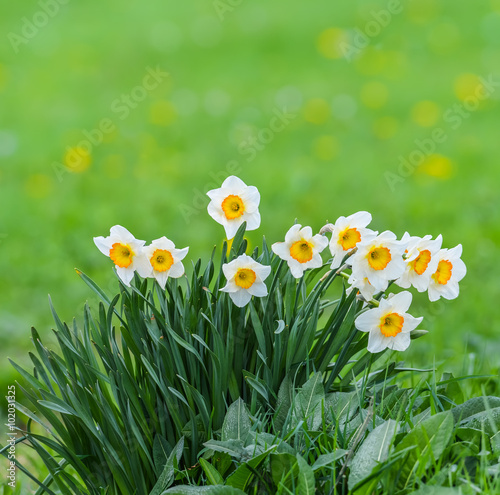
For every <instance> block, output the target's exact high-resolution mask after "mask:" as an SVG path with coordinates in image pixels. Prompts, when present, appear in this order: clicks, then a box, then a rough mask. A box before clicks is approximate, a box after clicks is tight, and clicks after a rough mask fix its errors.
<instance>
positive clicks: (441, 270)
mask: <svg viewBox="0 0 500 495" xmlns="http://www.w3.org/2000/svg"><path fill="white" fill-rule="evenodd" d="M461 256H462V245H461V244H459V245H458V246H455V247H454V248H453V249H442V250H441V251H439V253H438V254H437V256H436V258H437V260H438V263H437V269H436V271H435V272H434V273H433V275H432V276H431V280H430V284H429V299H430V300H431V301H437V300H438V299H439V298H440V297H444V298H445V299H455V298H456V297H458V294H459V292H460V288H459V287H458V282H460V280H462V279H463V278H464V277H465V275H466V274H467V267H466V266H465V263H464V262H463V261H462V260H461Z"/></svg>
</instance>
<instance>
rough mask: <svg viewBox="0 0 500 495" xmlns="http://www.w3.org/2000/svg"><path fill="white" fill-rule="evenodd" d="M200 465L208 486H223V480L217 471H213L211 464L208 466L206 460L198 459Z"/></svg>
mask: <svg viewBox="0 0 500 495" xmlns="http://www.w3.org/2000/svg"><path fill="white" fill-rule="evenodd" d="M200 465H201V467H202V468H203V471H205V475H206V477H207V480H208V483H209V484H210V485H222V484H224V478H223V477H222V476H221V474H220V473H219V471H217V469H215V467H214V466H212V464H210V463H209V462H208V461H207V460H206V459H203V458H201V459H200Z"/></svg>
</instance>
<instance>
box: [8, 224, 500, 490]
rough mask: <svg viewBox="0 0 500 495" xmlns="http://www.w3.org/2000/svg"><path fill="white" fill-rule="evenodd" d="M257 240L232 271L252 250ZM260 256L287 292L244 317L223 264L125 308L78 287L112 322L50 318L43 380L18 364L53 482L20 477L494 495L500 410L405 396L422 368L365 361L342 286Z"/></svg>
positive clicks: (447, 388)
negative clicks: (226, 288) (407, 380)
mask: <svg viewBox="0 0 500 495" xmlns="http://www.w3.org/2000/svg"><path fill="white" fill-rule="evenodd" d="M243 234H244V227H243V228H242V229H240V231H239V232H238V234H237V236H236V238H235V240H234V242H233V244H232V247H231V251H230V253H229V254H227V245H224V248H223V256H222V262H221V267H222V263H224V262H226V261H227V260H228V259H233V258H235V257H237V256H238V255H240V254H241V253H243V252H245V250H246V247H247V246H246V240H245V239H244V238H243ZM253 256H254V258H255V259H257V260H258V261H260V262H262V263H265V264H269V265H271V267H272V273H273V278H272V280H271V281H270V287H269V294H270V295H269V297H267V298H259V299H255V300H254V301H252V302H251V303H250V304H249V305H248V306H246V307H245V308H238V307H236V306H234V305H233V303H232V301H231V300H230V298H229V297H228V295H227V294H225V293H223V292H219V288H220V287H221V279H222V275H221V271H222V270H221V267H219V268H218V269H216V267H215V266H214V262H213V259H214V258H213V257H212V259H211V260H210V261H209V263H208V264H207V266H206V268H205V269H204V270H202V268H201V262H198V263H197V264H196V265H195V266H194V267H193V274H192V276H191V278H190V279H189V281H188V279H187V278H186V280H185V282H186V284H185V285H183V284H180V283H179V282H178V281H177V280H176V279H170V280H169V281H168V283H167V287H166V290H165V291H163V290H162V289H161V288H160V286H159V285H158V284H157V283H154V284H153V285H151V282H149V283H148V281H141V280H140V279H139V278H138V277H137V278H136V279H135V282H134V284H133V286H132V287H130V288H128V287H125V286H123V285H122V286H121V288H120V294H118V295H116V296H115V297H114V298H113V299H110V298H108V296H107V295H106V294H105V293H104V292H103V291H102V290H101V289H100V288H99V287H98V286H97V285H96V284H95V283H94V282H93V281H92V280H90V279H89V278H88V277H87V276H86V275H84V274H83V273H81V272H79V274H80V276H81V277H82V279H83V280H84V281H85V282H86V283H87V285H88V286H89V287H90V288H91V289H92V290H93V291H94V292H95V293H97V294H98V295H99V297H100V298H101V299H102V302H101V304H100V305H99V310H98V312H97V313H95V314H94V313H93V312H92V311H91V308H90V307H88V306H87V307H86V308H85V311H84V325H83V328H77V324H76V323H75V322H73V324H72V325H70V326H69V325H67V324H65V323H63V322H62V321H61V320H60V319H59V317H58V316H57V314H56V312H55V311H54V310H53V316H54V319H55V323H56V330H55V336H56V338H57V341H58V344H59V351H55V350H51V349H49V348H48V347H46V346H45V345H44V344H43V343H42V341H41V339H40V336H39V335H38V333H37V331H36V330H35V329H33V330H32V336H33V344H34V346H35V350H36V353H30V358H31V361H32V364H33V371H32V372H28V371H26V370H24V369H23V368H22V367H20V366H18V365H16V364H14V367H15V368H16V369H17V371H18V372H19V374H20V375H21V377H22V380H21V385H22V389H23V393H24V396H25V397H26V400H29V401H30V404H29V406H27V405H22V404H20V403H19V404H17V406H18V410H19V412H20V413H22V415H24V416H25V417H26V418H27V424H26V428H24V429H23V431H22V437H21V435H19V438H18V447H19V448H21V447H22V445H27V446H29V447H31V448H32V449H34V451H35V452H36V454H37V456H38V457H39V459H40V461H41V462H43V464H44V469H45V470H46V472H47V474H46V475H44V476H38V475H37V474H36V473H35V472H33V470H32V469H31V470H30V469H28V468H26V467H25V466H24V465H23V463H22V462H18V468H19V470H20V471H22V472H23V473H24V474H25V475H26V476H27V477H28V478H30V479H31V480H32V481H33V482H34V483H36V484H37V486H38V487H39V488H38V491H37V492H36V493H37V495H42V494H49V495H55V494H57V495H59V494H61V495H163V494H167V493H191V492H196V493H197V492H203V491H207V492H208V493H212V492H213V493H214V494H217V493H221V494H225V493H228V494H231V493H234V494H237V493H243V492H244V493H252V494H257V493H283V494H288V493H299V494H303V493H304V494H309V493H316V492H317V493H332V494H333V493H338V494H347V493H353V494H354V493H356V494H364V493H373V492H377V491H379V490H382V491H380V493H398V494H405V493H411V490H413V489H417V488H419V489H420V488H421V487H422V486H423V485H424V484H427V485H429V486H434V485H435V486H439V487H441V486H444V487H452V486H462V485H464V484H474V485H476V486H477V487H479V488H480V489H481V490H482V492H483V493H488V491H489V492H490V493H495V492H494V489H495V487H498V483H499V482H498V463H497V462H498V455H499V454H500V453H499V451H498V450H499V443H500V442H499V441H498V434H497V433H496V432H497V431H498V429H499V428H498V425H499V424H500V415H499V414H498V411H499V410H500V409H499V407H500V404H499V401H500V399H498V398H495V397H492V398H488V399H483V398H478V399H474V400H473V401H469V402H467V403H466V404H465V405H463V406H460V407H459V408H456V409H453V407H454V406H455V405H456V403H458V402H461V401H462V400H463V393H462V391H461V389H460V384H459V381H458V380H455V379H453V378H452V377H449V376H447V377H443V380H442V381H441V382H438V383H436V382H435V381H434V382H433V383H434V385H429V384H428V383H427V382H426V381H425V379H423V380H421V381H420V383H419V385H417V386H414V387H412V388H403V387H402V386H401V384H402V382H401V381H399V378H398V376H400V374H401V373H403V374H404V375H408V374H409V373H410V374H415V375H416V373H418V372H419V370H411V369H408V368H405V367H404V365H403V363H397V362H395V361H392V359H391V357H392V354H391V353H390V352H389V351H387V352H384V353H380V354H377V355H372V354H369V353H367V351H366V341H367V336H366V334H365V333H362V332H359V331H357V330H356V328H355V327H354V323H353V322H354V319H355V317H356V315H358V314H359V312H360V311H363V302H362V301H360V300H358V298H357V297H356V294H355V292H352V293H351V294H350V295H348V294H347V293H346V291H345V288H344V286H343V282H341V280H342V278H341V277H339V273H337V272H332V271H328V268H327V267H326V266H324V267H322V268H320V269H317V270H313V271H311V272H309V273H308V274H307V275H306V276H305V277H303V278H301V279H300V280H299V281H296V280H295V279H294V278H293V277H291V275H290V273H289V272H288V270H285V269H282V268H283V266H282V264H283V262H282V261H280V260H279V259H278V258H276V257H275V256H274V255H273V254H271V253H270V251H269V249H268V248H267V246H266V244H265V242H264V245H263V249H262V252H260V253H259V252H258V251H257V250H256V251H255V252H254V254H253ZM336 279H337V281H338V282H341V284H340V285H341V290H340V297H338V298H337V299H334V300H331V297H330V296H331V292H332V291H331V289H330V285H331V284H332V283H333V282H334V281H335V280H336ZM148 284H149V285H148ZM418 335H420V334H418V333H417V336H418ZM423 376H426V375H423ZM5 451H6V449H3V451H2V453H3V454H4V455H5ZM464 480H465V481H464ZM201 486H204V488H203V490H202V489H201V488H200V487H201ZM193 487H194V488H193ZM457 493H458V492H457ZM463 493H468V492H465V491H464V492H463Z"/></svg>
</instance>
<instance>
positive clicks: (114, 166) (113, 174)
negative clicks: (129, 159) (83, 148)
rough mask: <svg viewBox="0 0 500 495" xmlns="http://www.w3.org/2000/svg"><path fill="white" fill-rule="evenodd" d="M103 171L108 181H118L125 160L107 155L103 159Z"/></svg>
mask: <svg viewBox="0 0 500 495" xmlns="http://www.w3.org/2000/svg"><path fill="white" fill-rule="evenodd" d="M104 171H105V173H106V175H107V176H108V177H109V178H110V179H119V178H120V177H121V176H122V175H123V172H124V171H125V160H124V159H123V157H122V156H121V155H108V156H107V157H106V158H105V159H104Z"/></svg>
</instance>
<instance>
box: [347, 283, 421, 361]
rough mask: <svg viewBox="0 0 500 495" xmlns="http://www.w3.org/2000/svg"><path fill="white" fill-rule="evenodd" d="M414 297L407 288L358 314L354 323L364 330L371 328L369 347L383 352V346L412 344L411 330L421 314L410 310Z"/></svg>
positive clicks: (401, 348)
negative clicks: (415, 315) (412, 312)
mask: <svg viewBox="0 0 500 495" xmlns="http://www.w3.org/2000/svg"><path fill="white" fill-rule="evenodd" d="M411 301H412V295H411V293H410V292H408V291H404V292H400V293H399V294H396V295H393V294H391V296H389V297H388V298H387V299H382V300H381V301H380V306H379V307H378V308H373V309H370V310H368V311H366V313H362V314H361V315H359V316H358V317H357V318H356V320H355V322H354V324H355V326H356V328H357V329H358V330H360V331H361V332H369V335H368V351H369V352H372V353H377V352H382V351H383V350H384V349H387V348H389V349H392V350H395V351H405V350H406V349H408V347H409V346H410V339H411V337H410V332H411V331H412V330H415V328H417V326H418V325H419V324H420V322H421V321H422V320H423V318H422V317H420V318H415V317H413V316H411V315H410V314H408V313H407V311H408V309H409V307H410V304H411Z"/></svg>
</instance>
